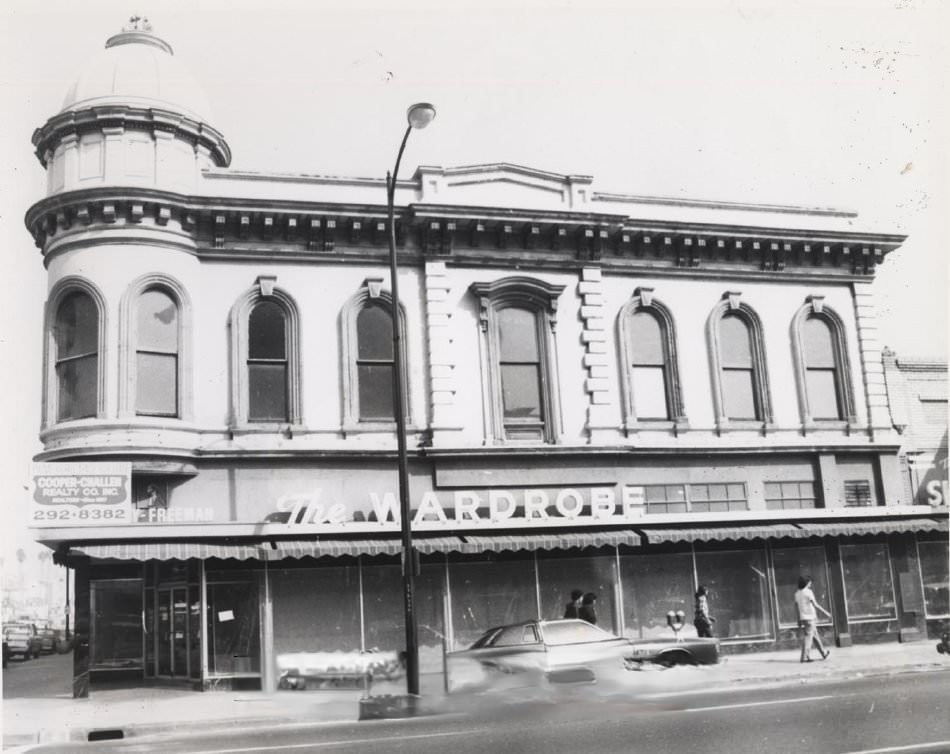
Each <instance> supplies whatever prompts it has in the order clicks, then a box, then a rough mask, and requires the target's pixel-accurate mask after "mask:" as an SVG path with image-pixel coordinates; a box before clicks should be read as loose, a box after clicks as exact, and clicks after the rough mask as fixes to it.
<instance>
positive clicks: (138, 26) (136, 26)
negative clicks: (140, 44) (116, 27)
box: [122, 14, 152, 31]
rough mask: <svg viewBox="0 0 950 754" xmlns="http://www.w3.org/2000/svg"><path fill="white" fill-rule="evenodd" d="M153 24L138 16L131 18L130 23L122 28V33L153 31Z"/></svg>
mask: <svg viewBox="0 0 950 754" xmlns="http://www.w3.org/2000/svg"><path fill="white" fill-rule="evenodd" d="M151 30H152V24H150V23H149V20H148V19H147V18H146V17H145V16H140V15H138V14H136V15H134V16H132V17H130V18H129V22H128V23H127V24H126V25H125V26H123V27H122V31H151Z"/></svg>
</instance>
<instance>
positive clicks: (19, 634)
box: [3, 623, 40, 660]
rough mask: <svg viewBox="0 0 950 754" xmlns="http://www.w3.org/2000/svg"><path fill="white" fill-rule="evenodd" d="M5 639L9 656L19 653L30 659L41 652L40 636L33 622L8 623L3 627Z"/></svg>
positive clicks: (25, 658)
mask: <svg viewBox="0 0 950 754" xmlns="http://www.w3.org/2000/svg"><path fill="white" fill-rule="evenodd" d="M3 639H4V641H5V642H6V644H7V653H8V656H9V657H13V656H14V655H19V656H20V657H22V658H23V659H24V660H29V659H31V658H33V657H36V656H38V655H39V653H40V637H39V636H38V635H37V632H36V626H34V625H33V624H32V623H8V624H7V625H5V626H4V627H3Z"/></svg>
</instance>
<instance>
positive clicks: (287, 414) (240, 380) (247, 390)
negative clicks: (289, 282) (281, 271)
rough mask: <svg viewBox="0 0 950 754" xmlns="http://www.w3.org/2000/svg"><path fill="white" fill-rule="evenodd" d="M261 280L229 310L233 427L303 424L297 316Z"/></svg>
mask: <svg viewBox="0 0 950 754" xmlns="http://www.w3.org/2000/svg"><path fill="white" fill-rule="evenodd" d="M275 283H276V278H274V277H273V276H265V275H262V276H260V277H259V278H258V280H257V286H255V287H254V288H252V289H251V290H250V291H248V292H247V293H246V294H245V295H244V296H243V297H242V298H241V299H240V300H239V301H238V302H237V303H236V304H235V305H234V307H233V308H232V310H231V317H230V324H231V358H232V362H231V371H232V376H231V385H232V388H231V389H232V395H233V406H232V412H233V415H234V419H233V423H234V424H235V425H237V426H259V425H277V426H281V427H283V426H285V425H298V424H300V423H301V413H300V405H301V396H300V357H299V343H300V334H299V329H300V326H299V321H300V319H299V315H298V313H297V306H296V304H295V303H294V300H293V299H292V298H291V297H290V296H289V295H288V294H287V293H286V292H285V291H283V290H281V289H280V288H278V287H276V285H275Z"/></svg>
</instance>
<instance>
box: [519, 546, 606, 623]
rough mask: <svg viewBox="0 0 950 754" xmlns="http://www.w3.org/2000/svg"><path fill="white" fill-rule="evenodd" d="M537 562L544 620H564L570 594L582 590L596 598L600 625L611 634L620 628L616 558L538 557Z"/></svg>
mask: <svg viewBox="0 0 950 754" xmlns="http://www.w3.org/2000/svg"><path fill="white" fill-rule="evenodd" d="M537 563H538V584H539V587H540V593H541V617H542V618H545V619H547V620H551V619H555V618H563V617H564V608H565V606H566V605H567V602H568V601H569V600H570V595H571V591H572V590H574V589H580V590H581V591H582V592H585V593H587V592H593V593H594V594H595V595H597V600H596V602H595V603H594V612H595V613H596V615H597V625H598V626H600V627H601V628H604V629H606V630H608V631H617V630H618V629H619V628H620V625H619V624H620V621H619V616H618V615H617V609H616V604H615V602H616V601H615V599H614V585H615V584H616V582H617V576H616V560H615V558H614V557H612V556H599V557H584V558H573V559H568V558H546V557H542V556H541V555H540V554H539V555H538V561H537Z"/></svg>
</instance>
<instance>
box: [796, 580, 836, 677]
mask: <svg viewBox="0 0 950 754" xmlns="http://www.w3.org/2000/svg"><path fill="white" fill-rule="evenodd" d="M795 607H797V608H798V629H799V631H800V633H801V640H802V653H801V662H811V661H812V660H811V657H810V655H811V645H812V644H814V645H815V646H816V647H818V654H820V655H821V659H822V660H826V659H828V655H830V654H831V652H830V651H829V650H827V649H825V647H824V645H823V644H822V643H821V636H819V635H818V631H817V628H816V623H817V622H818V612H816V611H820V612H822V613H824V614H825V615H827V616H828V617H829V618H830V617H831V613H829V612H828V611H827V610H825V608H823V607H822V606H821V605H819V604H818V602H817V601H816V600H815V593H814V592H813V591H812V590H811V577H810V576H802V577H801V578H800V579H799V580H798V591H797V592H795Z"/></svg>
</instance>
